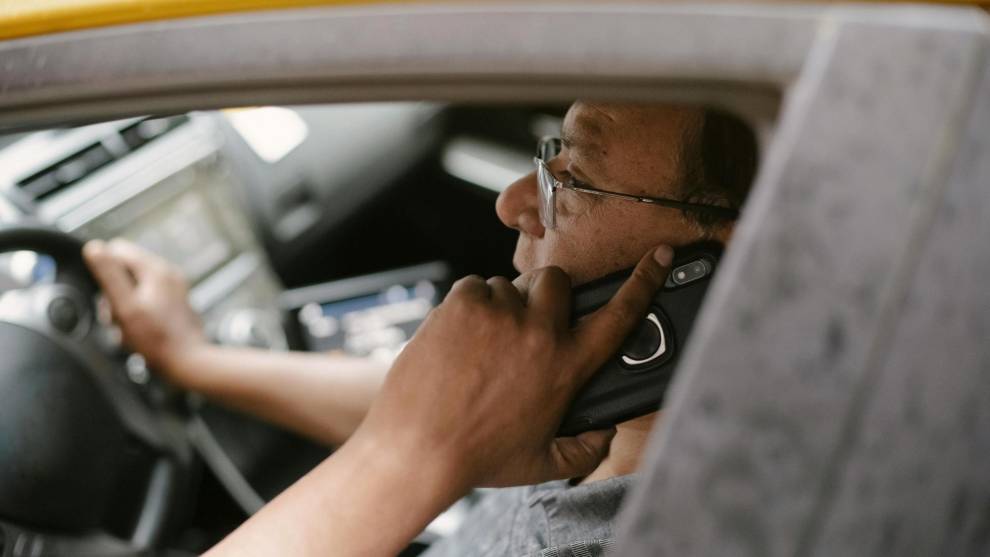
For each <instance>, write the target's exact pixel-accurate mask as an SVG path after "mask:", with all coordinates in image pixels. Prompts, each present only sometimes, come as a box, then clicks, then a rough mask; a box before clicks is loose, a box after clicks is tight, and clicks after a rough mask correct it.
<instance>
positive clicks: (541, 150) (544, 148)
mask: <svg viewBox="0 0 990 557" xmlns="http://www.w3.org/2000/svg"><path fill="white" fill-rule="evenodd" d="M560 147H561V141H560V139H559V138H557V137H544V138H542V139H540V142H539V143H537V145H536V156H537V158H539V159H540V160H542V161H544V162H550V161H551V160H552V159H553V158H554V157H556V156H557V155H559V154H560Z"/></svg>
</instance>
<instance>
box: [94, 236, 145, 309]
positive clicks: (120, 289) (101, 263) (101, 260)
mask: <svg viewBox="0 0 990 557" xmlns="http://www.w3.org/2000/svg"><path fill="white" fill-rule="evenodd" d="M83 259H85V260H86V265H87V266H88V267H89V269H90V271H92V273H93V276H94V277H95V278H96V282H98V283H99V284H100V288H101V289H102V290H103V294H104V295H105V296H106V297H107V299H108V300H110V306H111V307H112V308H113V311H114V312H119V311H120V309H121V308H122V307H125V306H126V305H127V304H129V303H130V301H131V295H132V293H133V292H134V279H133V278H132V277H131V274H130V272H129V271H128V270H127V269H126V268H125V267H124V265H123V264H121V263H120V262H119V261H117V259H116V258H115V257H113V256H112V255H111V254H110V253H109V251H108V250H107V245H106V244H105V243H104V242H102V241H100V240H93V241H91V242H87V243H86V245H85V246H83Z"/></svg>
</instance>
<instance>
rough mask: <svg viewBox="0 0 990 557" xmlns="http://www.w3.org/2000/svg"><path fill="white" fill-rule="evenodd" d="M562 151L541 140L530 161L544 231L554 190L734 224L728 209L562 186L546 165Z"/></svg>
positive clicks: (552, 223) (556, 143)
mask: <svg viewBox="0 0 990 557" xmlns="http://www.w3.org/2000/svg"><path fill="white" fill-rule="evenodd" d="M562 148H563V141H561V139H560V138H559V137H544V138H543V139H540V141H539V143H537V145H536V156H535V157H533V162H534V163H536V181H537V183H538V184H539V187H538V188H537V189H538V190H539V196H540V200H539V203H540V207H539V210H540V222H541V223H542V224H543V227H544V228H546V229H547V230H553V229H554V228H555V227H556V224H557V222H556V221H557V202H556V197H557V190H561V189H563V190H571V191H576V192H580V193H589V194H591V195H600V196H602V197H610V198H614V199H625V200H626V201H635V202H637V203H650V204H652V205H659V206H661V207H670V208H672V209H682V210H690V211H698V212H701V213H705V214H708V215H711V216H714V217H717V218H720V219H725V220H734V219H736V218H738V217H739V211H738V210H736V209H730V208H728V207H719V206H717V205H706V204H703V203H689V202H687V201H678V200H676V199H668V198H665V197H644V196H641V195H632V194H628V193H619V192H615V191H605V190H600V189H596V188H592V187H588V186H579V185H577V184H575V182H574V179H573V178H569V179H568V180H567V181H566V182H563V181H561V180H558V179H557V177H556V176H554V174H553V172H551V171H550V166H549V165H548V164H547V163H549V162H550V161H551V160H553V159H554V158H555V157H556V156H557V155H559V154H560V151H561V149H562Z"/></svg>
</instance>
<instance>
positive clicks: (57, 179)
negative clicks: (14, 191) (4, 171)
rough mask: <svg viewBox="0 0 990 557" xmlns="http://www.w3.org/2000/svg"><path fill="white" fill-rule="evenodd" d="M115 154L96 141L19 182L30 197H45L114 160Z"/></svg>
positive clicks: (19, 185)
mask: <svg viewBox="0 0 990 557" xmlns="http://www.w3.org/2000/svg"><path fill="white" fill-rule="evenodd" d="M113 160H114V156H113V153H111V152H110V151H109V150H108V149H107V148H106V147H105V146H104V145H103V144H102V143H94V144H92V145H90V146H89V147H86V148H85V149H82V150H80V151H77V152H76V153H74V154H72V155H69V156H68V157H66V158H64V159H62V160H60V161H58V162H56V163H55V164H53V165H51V166H48V167H46V168H44V169H42V170H40V171H38V172H35V173H34V174H32V175H30V176H28V177H27V178H24V179H23V180H20V181H19V182H17V187H18V188H20V190H21V191H22V192H24V193H25V194H26V195H27V196H28V197H29V198H30V199H44V198H46V197H49V196H51V195H53V194H55V193H56V192H58V191H59V190H61V189H62V188H65V187H66V186H70V185H72V184H74V183H76V182H78V181H79V180H82V179H83V178H85V177H86V176H88V175H89V174H90V173H92V172H94V171H96V170H98V169H99V168H102V167H104V166H106V165H107V164H109V163H111V162H113Z"/></svg>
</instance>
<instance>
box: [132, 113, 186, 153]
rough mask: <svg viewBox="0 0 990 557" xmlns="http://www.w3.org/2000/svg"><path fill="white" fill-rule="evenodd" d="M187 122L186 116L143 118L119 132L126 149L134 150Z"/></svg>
mask: <svg viewBox="0 0 990 557" xmlns="http://www.w3.org/2000/svg"><path fill="white" fill-rule="evenodd" d="M188 121H189V117H188V116H170V117H167V118H145V119H144V120H141V121H140V122H137V123H134V124H131V125H130V126H127V127H126V128H124V129H122V130H120V135H121V137H123V138H124V143H126V144H127V147H128V148H129V149H131V150H134V149H137V148H138V147H141V146H142V145H145V144H147V143H149V142H150V141H152V140H154V139H156V138H159V137H161V136H163V135H165V134H166V133H168V132H170V131H172V130H174V129H175V128H177V127H179V126H181V125H182V124H185V123H186V122H188Z"/></svg>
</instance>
